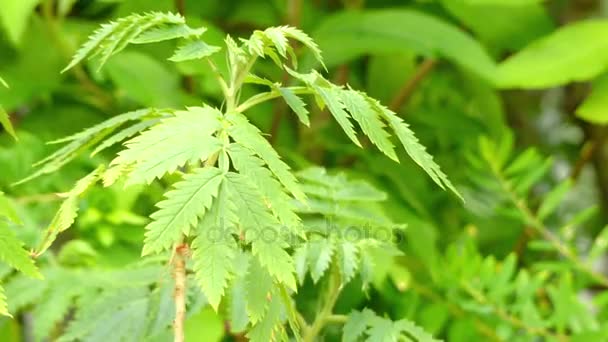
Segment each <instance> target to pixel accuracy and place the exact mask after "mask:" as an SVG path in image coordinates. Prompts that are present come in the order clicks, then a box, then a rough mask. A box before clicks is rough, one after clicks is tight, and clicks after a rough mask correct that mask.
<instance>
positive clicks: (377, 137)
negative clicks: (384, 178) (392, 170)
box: [340, 89, 399, 161]
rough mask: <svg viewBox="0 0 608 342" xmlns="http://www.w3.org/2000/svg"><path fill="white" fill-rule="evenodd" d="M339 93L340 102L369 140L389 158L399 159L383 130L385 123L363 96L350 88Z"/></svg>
mask: <svg viewBox="0 0 608 342" xmlns="http://www.w3.org/2000/svg"><path fill="white" fill-rule="evenodd" d="M340 94H341V99H342V103H344V105H345V106H346V109H347V110H348V111H349V112H350V114H351V115H352V117H353V119H355V121H357V123H359V125H360V126H361V129H362V130H363V132H364V133H365V135H367V136H368V137H369V140H370V141H371V142H372V143H374V145H376V146H378V149H379V150H380V151H382V153H384V154H385V155H387V156H388V157H389V158H391V159H392V160H394V161H399V160H398V158H397V154H395V148H394V146H393V143H392V142H391V141H390V134H388V132H386V130H385V127H386V125H385V124H384V122H382V120H381V119H380V117H379V116H378V114H377V113H376V112H375V111H374V110H373V108H372V107H371V105H370V104H369V102H368V101H367V100H366V98H365V96H364V95H363V94H361V93H359V92H358V91H355V90H352V89H348V90H343V91H342V92H341V93H340Z"/></svg>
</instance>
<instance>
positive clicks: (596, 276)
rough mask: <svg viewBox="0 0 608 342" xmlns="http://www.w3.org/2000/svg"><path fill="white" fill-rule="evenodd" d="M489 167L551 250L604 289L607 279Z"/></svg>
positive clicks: (494, 165) (607, 283) (498, 173)
mask: <svg viewBox="0 0 608 342" xmlns="http://www.w3.org/2000/svg"><path fill="white" fill-rule="evenodd" d="M489 164H490V167H491V169H492V173H493V174H494V177H496V179H497V180H498V182H499V183H500V185H501V187H502V188H503V190H504V191H505V192H506V193H507V194H508V195H509V200H510V201H511V203H513V205H514V206H515V207H516V208H517V210H519V212H520V213H521V214H522V215H523V216H524V218H525V220H526V221H527V223H528V224H529V225H530V226H531V227H532V228H534V229H535V230H536V231H538V232H539V233H540V234H541V236H542V237H543V238H544V239H545V240H547V241H548V242H549V243H550V244H551V245H552V246H553V248H555V249H556V250H557V252H558V253H559V254H561V255H562V256H563V257H564V258H566V259H568V260H569V261H570V262H571V263H572V264H573V265H574V266H576V267H577V268H578V269H579V270H580V271H583V272H584V273H587V274H588V275H589V276H590V277H591V278H592V279H593V280H594V281H596V282H597V283H598V284H601V285H602V286H604V287H608V277H607V276H605V275H603V274H601V273H599V272H596V271H594V270H593V269H592V268H591V267H590V266H589V265H588V264H586V263H584V262H583V261H582V260H581V259H580V258H579V257H578V256H577V255H576V254H575V253H574V252H573V251H572V250H571V249H570V248H568V246H566V245H564V243H563V242H562V241H561V240H560V239H559V237H557V236H556V235H555V234H553V233H552V232H551V230H549V229H548V228H547V227H546V226H545V224H544V223H543V222H542V221H541V220H540V219H539V218H538V217H537V216H536V215H535V214H534V212H533V211H532V209H530V207H529V206H528V204H527V203H526V201H525V200H523V199H520V198H519V197H518V196H517V194H516V192H515V191H514V190H513V189H512V187H511V184H510V183H509V182H508V181H507V180H506V179H505V178H504V177H503V175H502V173H501V171H500V169H499V167H498V166H497V165H496V164H495V163H492V162H490V163H489Z"/></svg>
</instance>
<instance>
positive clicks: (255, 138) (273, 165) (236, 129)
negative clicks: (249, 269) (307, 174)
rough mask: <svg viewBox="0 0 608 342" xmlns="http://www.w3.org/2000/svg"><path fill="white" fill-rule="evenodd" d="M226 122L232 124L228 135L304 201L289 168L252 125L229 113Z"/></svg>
mask: <svg viewBox="0 0 608 342" xmlns="http://www.w3.org/2000/svg"><path fill="white" fill-rule="evenodd" d="M226 120H227V121H228V122H230V123H232V126H231V127H230V128H229V129H228V134H229V135H230V137H232V138H233V139H234V140H235V141H236V142H237V143H239V144H241V145H243V146H245V147H247V148H248V149H250V150H252V151H254V152H255V153H256V154H257V155H258V156H259V157H260V158H262V160H264V162H265V163H266V165H268V168H269V169H270V170H271V171H272V173H273V174H274V175H275V176H276V177H277V179H278V180H279V181H280V182H281V184H283V186H284V187H285V188H286V189H287V190H288V191H289V192H290V193H291V194H293V196H294V197H295V198H296V199H298V200H300V201H302V202H305V201H306V196H305V195H304V193H303V192H302V190H301V189H300V188H299V186H298V182H297V180H296V178H295V176H294V175H293V174H292V173H291V171H290V168H289V166H288V165H287V164H285V162H283V161H282V160H281V157H279V154H278V153H277V152H276V151H275V150H274V148H273V147H272V145H270V143H269V142H268V141H267V140H266V139H264V137H262V135H261V133H260V130H259V129H258V128H257V127H255V126H254V125H252V124H251V123H250V122H249V121H248V120H247V118H245V116H243V115H242V114H238V113H231V114H228V115H227V116H226Z"/></svg>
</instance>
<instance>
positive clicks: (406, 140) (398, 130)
mask: <svg viewBox="0 0 608 342" xmlns="http://www.w3.org/2000/svg"><path fill="white" fill-rule="evenodd" d="M370 102H371V104H372V106H374V107H376V109H377V110H378V112H379V113H380V114H381V115H382V116H383V117H384V119H385V120H386V121H387V122H388V123H389V126H391V128H392V129H393V130H394V131H395V134H397V137H398V138H399V141H401V144H402V145H403V147H404V148H405V151H406V152H407V154H408V155H409V156H410V158H412V160H414V162H415V163H416V164H418V165H419V166H420V167H421V168H422V169H423V170H424V171H425V172H426V173H427V174H428V175H429V176H430V177H431V179H432V180H433V181H434V182H435V183H436V184H437V185H439V186H440V187H441V188H442V189H445V188H448V189H450V190H452V192H453V193H454V194H456V195H457V196H458V197H459V198H460V199H462V196H461V195H460V193H459V192H458V190H456V188H455V187H454V185H452V182H450V180H449V179H448V177H447V176H446V174H445V173H443V171H441V168H440V167H439V165H437V163H435V161H434V160H433V157H432V156H431V155H430V154H429V153H428V152H427V151H426V148H425V147H424V146H422V144H420V142H419V141H418V138H416V136H415V135H414V132H412V130H411V129H410V128H409V126H408V124H406V123H405V122H404V121H403V120H402V119H401V118H399V117H398V116H397V115H396V114H395V113H393V112H392V111H391V110H389V109H388V108H386V107H384V106H382V105H381V104H380V103H378V102H377V101H375V100H371V99H370Z"/></svg>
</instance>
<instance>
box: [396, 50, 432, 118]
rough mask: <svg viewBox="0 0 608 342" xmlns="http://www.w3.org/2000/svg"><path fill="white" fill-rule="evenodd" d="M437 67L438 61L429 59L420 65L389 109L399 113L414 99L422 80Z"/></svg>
mask: <svg viewBox="0 0 608 342" xmlns="http://www.w3.org/2000/svg"><path fill="white" fill-rule="evenodd" d="M436 65H437V60H434V59H427V60H425V61H424V62H422V63H420V65H419V66H418V70H416V73H414V75H413V76H412V77H411V78H409V79H408V80H407V81H406V82H405V84H404V85H403V86H402V87H401V89H399V92H398V93H397V95H395V97H394V98H393V100H392V101H391V104H390V106H389V108H390V109H391V110H392V111H393V112H397V111H399V109H401V107H403V105H404V104H405V103H407V101H408V100H409V99H410V97H412V94H413V93H414V90H416V87H418V85H419V84H420V82H422V80H423V79H424V78H425V77H426V76H427V75H428V74H429V73H430V72H431V71H432V70H433V69H434V68H435V66H436Z"/></svg>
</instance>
